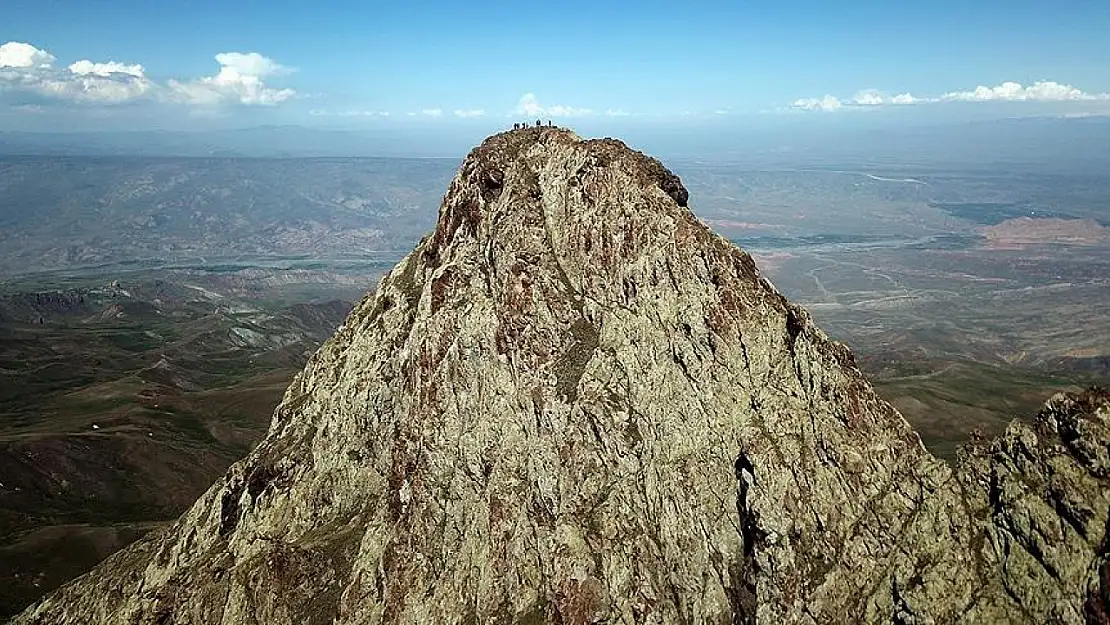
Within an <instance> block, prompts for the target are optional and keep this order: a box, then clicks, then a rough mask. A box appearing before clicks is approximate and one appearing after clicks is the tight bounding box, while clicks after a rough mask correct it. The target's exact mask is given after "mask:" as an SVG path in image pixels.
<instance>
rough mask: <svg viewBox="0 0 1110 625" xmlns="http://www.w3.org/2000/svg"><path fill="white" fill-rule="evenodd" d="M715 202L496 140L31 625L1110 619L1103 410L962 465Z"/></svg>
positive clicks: (586, 158) (623, 155) (639, 163)
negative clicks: (257, 424) (199, 458)
mask: <svg viewBox="0 0 1110 625" xmlns="http://www.w3.org/2000/svg"><path fill="white" fill-rule="evenodd" d="M687 200H688V193H687V192H686V189H685V188H684V187H683V186H682V183H681V181H680V180H679V179H678V177H677V176H675V175H674V174H672V173H671V172H669V171H668V170H667V169H666V168H665V167H663V165H662V164H660V163H659V162H658V161H656V160H655V159H652V158H650V157H647V156H645V155H643V154H641V153H639V152H636V151H635V150H632V149H630V148H629V147H627V146H626V145H625V144H623V143H621V142H619V141H616V140H612V139H603V140H583V139H581V138H579V137H578V136H576V135H575V134H574V133H572V132H570V131H568V130H565V129H561V128H553V127H541V128H528V129H523V130H519V129H518V130H514V131H509V132H505V133H501V134H498V135H495V136H493V137H491V138H489V139H487V140H486V141H485V142H484V143H483V144H482V145H480V146H479V147H478V148H476V149H475V150H474V151H472V152H471V153H470V155H469V156H467V158H466V159H465V161H464V162H463V164H462V166H461V167H460V169H459V172H458V174H457V175H456V176H455V178H454V180H453V181H452V182H451V184H450V186H449V188H448V190H447V193H446V195H445V196H444V199H443V203H442V206H441V208H440V213H439V219H438V222H437V224H436V228H435V231H434V232H433V233H432V234H431V235H430V236H429V237H427V238H425V239H424V240H423V241H422V242H421V243H420V244H419V245H418V246H417V248H416V249H415V250H414V251H413V252H412V253H411V254H410V255H409V256H408V257H406V258H405V259H404V260H402V261H401V262H400V263H399V264H398V265H397V267H395V268H394V269H393V270H392V271H391V272H390V274H389V275H388V276H386V277H385V278H384V279H383V280H382V282H381V284H380V285H379V287H378V288H377V290H376V292H375V293H373V294H372V295H370V296H368V297H367V298H366V299H364V300H363V302H362V303H361V304H359V305H358V306H357V307H356V308H355V310H354V311H353V312H352V313H351V315H350V316H349V317H348V319H347V321H346V323H345V324H344V325H343V326H342V327H341V328H340V329H339V330H338V331H337V333H336V334H335V335H334V336H333V337H332V338H331V339H330V340H329V341H328V342H327V343H325V345H324V346H323V347H321V349H320V350H319V351H318V352H317V353H316V354H315V355H314V356H313V358H312V359H311V361H310V362H309V363H308V365H307V366H306V368H305V370H304V371H303V372H302V373H301V374H299V375H298V376H297V377H296V379H295V380H294V381H293V383H292V384H291V385H290V387H289V389H288V391H287V392H286V395H285V398H284V400H283V401H282V403H281V405H280V406H279V407H278V408H277V410H276V411H275V414H274V418H273V422H272V424H271V428H270V431H269V433H268V434H267V436H266V438H265V439H264V440H263V441H262V442H261V443H260V444H259V445H258V447H257V448H256V449H255V450H254V451H253V452H252V453H251V454H250V455H249V456H248V457H247V458H245V459H243V460H242V461H240V462H238V463H236V464H235V465H234V466H233V467H232V468H231V469H230V470H229V471H228V473H227V475H226V476H224V478H223V479H221V480H220V481H219V482H217V483H216V484H215V485H213V486H212V488H211V489H210V490H209V491H208V492H207V493H205V494H204V495H203V496H202V497H201V498H200V500H198V501H197V502H196V504H195V505H194V506H193V507H192V508H191V509H190V510H189V511H188V512H187V513H186V514H184V515H183V516H182V517H181V519H180V520H179V521H178V522H177V523H176V524H174V525H173V526H172V527H170V528H167V529H166V530H164V531H161V532H158V533H155V534H152V535H150V536H148V537H147V538H144V539H143V540H141V541H140V542H139V543H137V544H136V545H134V546H132V547H131V548H129V549H127V550H125V551H123V552H121V553H120V554H117V555H116V556H113V557H112V558H110V559H109V560H107V561H106V562H105V563H103V564H102V565H101V566H100V567H98V568H97V569H96V570H94V571H93V572H92V573H90V574H89V575H87V576H85V577H83V578H80V579H79V580H77V581H75V582H74V583H72V584H70V585H69V586H66V587H64V588H63V589H61V590H60V591H58V592H57V593H55V594H53V595H51V596H50V597H48V598H47V599H45V600H44V601H43V602H42V603H40V604H39V605H37V606H33V607H32V608H30V609H29V610H28V611H27V612H25V613H24V614H23V615H22V616H21V617H19V618H18V619H17V622H19V623H69V622H73V623H76V622H102V623H133V622H180V623H185V622H196V623H209V622H236V623H333V622H335V623H418V622H448V623H474V622H505V623H543V622H551V623H589V622H599V621H602V620H607V621H609V622H621V623H678V622H743V623H756V622H758V623H780V622H800V623H818V622H842V621H845V620H852V621H860V622H874V621H880V620H888V621H892V622H902V623H906V622H929V621H930V620H935V621H937V622H949V621H955V620H957V619H959V618H965V617H967V615H971V616H970V617H967V618H972V620H976V619H978V620H982V621H994V622H1004V621H1012V622H1044V621H1051V620H1054V619H1056V620H1061V621H1064V622H1072V621H1077V620H1080V619H1081V618H1082V615H1083V614H1084V612H1083V611H1084V610H1088V611H1091V610H1095V611H1097V610H1102V611H1103V612H1102V613H1106V612H1107V611H1108V610H1107V607H1106V604H1107V602H1106V600H1105V598H1104V597H1105V596H1106V594H1105V592H1106V590H1105V586H1103V587H1101V588H1102V590H1101V591H1100V590H1099V589H1100V587H1099V583H1100V582H1099V579H1101V578H1100V577H1099V575H1100V573H1099V571H1100V570H1103V569H1106V568H1107V566H1108V565H1106V564H1100V563H1104V562H1105V561H1106V558H1107V548H1106V546H1105V542H1104V537H1105V535H1106V529H1105V526H1106V519H1107V512H1108V511H1110V501H1108V497H1110V474H1107V471H1106V470H1105V467H1104V466H1103V465H1104V462H1103V460H1102V458H1103V456H1104V455H1105V448H1106V443H1107V441H1110V433H1108V432H1107V430H1106V421H1107V419H1108V418H1110V410H1108V409H1107V408H1106V407H1105V404H1106V401H1105V399H1106V398H1105V397H1103V396H1101V395H1097V394H1095V395H1089V396H1088V397H1087V399H1072V400H1068V399H1067V398H1063V399H1058V400H1054V401H1055V403H1054V404H1052V406H1055V408H1051V410H1049V411H1048V412H1046V413H1045V414H1046V415H1048V414H1050V415H1054V416H1051V417H1050V416H1045V417H1044V418H1043V419H1042V422H1043V425H1042V426H1040V427H1039V428H1038V429H1037V430H1034V429H1031V428H1028V427H1026V426H1021V425H1015V426H1013V427H1012V428H1011V431H1010V432H1008V433H1007V435H1006V436H1004V437H1003V438H1002V439H999V441H995V442H994V443H992V445H993V446H990V447H986V448H975V449H972V450H970V451H969V452H968V453H967V454H966V455H965V459H964V461H963V464H962V465H961V466H960V467H959V468H957V469H956V470H953V469H951V468H950V467H948V466H947V465H946V464H944V463H942V462H940V461H938V460H936V459H935V458H933V457H932V456H931V455H929V454H928V453H927V452H926V451H925V449H924V447H923V446H922V444H921V441H920V439H919V437H918V436H917V435H916V434H915V433H914V431H913V430H912V428H910V426H909V425H908V424H907V423H906V422H905V420H904V419H903V418H902V417H901V416H900V415H899V414H898V413H897V411H895V410H894V409H893V408H892V407H891V406H890V405H889V404H888V403H887V402H885V401H883V400H882V399H881V398H880V397H879V396H878V395H877V394H876V393H875V391H874V390H873V389H872V387H871V385H870V384H869V383H868V381H867V380H866V379H865V378H864V376H863V375H862V374H861V373H860V371H859V370H858V369H857V368H856V366H855V364H854V360H853V358H852V355H851V352H850V351H849V350H848V349H847V348H846V347H844V346H843V345H841V344H839V343H837V342H835V341H832V340H830V339H829V338H828V337H827V336H826V335H825V334H824V333H823V332H822V331H821V330H820V329H819V328H817V327H816V326H815V325H814V324H813V323H812V321H811V320H810V317H809V315H808V313H806V311H805V310H804V309H802V308H801V307H798V306H796V305H794V304H792V303H790V302H788V301H787V300H786V298H784V297H783V296H782V295H781V294H779V293H778V292H777V291H776V290H775V288H774V287H773V286H772V285H771V284H770V283H769V282H768V281H767V280H765V279H764V278H762V277H761V276H760V273H759V271H758V269H757V267H756V266H755V263H754V262H753V261H752V259H751V257H750V256H749V255H748V254H746V253H745V252H743V251H742V250H740V249H739V248H737V247H736V246H734V245H733V244H731V243H730V242H728V241H727V240H725V239H723V238H721V237H719V236H717V235H716V234H714V233H713V232H712V231H710V230H709V229H708V228H707V227H705V226H704V225H703V224H701V223H700V222H699V221H698V220H697V218H696V217H695V216H694V214H693V212H691V211H690V210H689V209H688V208H687V207H686V203H687ZM1100 398H1101V399H1100ZM1069 402H1070V403H1069ZM1046 410H1048V409H1046ZM1060 441H1063V442H1062V443H1061V442H1060ZM1100 567H1102V568H1101V569H1100ZM1107 570H1110V569H1107ZM1107 575H1110V574H1105V573H1104V574H1103V578H1105V579H1110V577H1107ZM1100 592H1102V593H1104V594H1100ZM1091 613H1093V612H1091Z"/></svg>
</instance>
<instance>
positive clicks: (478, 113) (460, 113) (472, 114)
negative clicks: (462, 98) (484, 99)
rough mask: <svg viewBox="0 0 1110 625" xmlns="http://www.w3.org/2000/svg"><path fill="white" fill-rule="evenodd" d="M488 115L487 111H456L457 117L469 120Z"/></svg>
mask: <svg viewBox="0 0 1110 625" xmlns="http://www.w3.org/2000/svg"><path fill="white" fill-rule="evenodd" d="M485 114H486V111H485V109H456V110H455V117H458V118H461V119H467V118H471V117H481V116H483V115H485Z"/></svg>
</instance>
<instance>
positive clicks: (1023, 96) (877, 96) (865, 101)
mask: <svg viewBox="0 0 1110 625" xmlns="http://www.w3.org/2000/svg"><path fill="white" fill-rule="evenodd" d="M1093 100H1110V93H1087V92H1084V91H1083V90H1081V89H1079V88H1077V87H1073V86H1071V85H1065V84H1061V83H1058V82H1053V81H1051V80H1044V81H1040V82H1035V83H1033V84H1031V85H1029V86H1024V85H1022V84H1021V83H1017V82H1004V83H1002V84H1000V85H996V86H994V87H987V86H983V85H980V86H978V87H976V88H975V89H973V90H971V91H951V92H948V93H945V94H943V95H941V96H938V97H917V96H914V95H913V94H910V93H900V94H898V95H894V96H891V95H887V94H885V93H883V92H881V91H878V90H875V89H866V90H864V91H860V92H858V93H856V95H855V96H853V97H852V98H849V99H847V100H840V99H839V98H837V97H835V96H832V95H826V96H825V97H824V98H800V99H798V100H795V101H794V103H793V104H792V105H791V107H792V108H795V109H803V110H809V111H837V110H860V109H867V108H875V107H880V106H906V105H910V104H935V103H938V102H1082V101H1093Z"/></svg>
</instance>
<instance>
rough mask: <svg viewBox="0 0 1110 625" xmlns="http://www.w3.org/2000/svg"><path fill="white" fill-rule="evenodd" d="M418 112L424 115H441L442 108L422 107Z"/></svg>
mask: <svg viewBox="0 0 1110 625" xmlns="http://www.w3.org/2000/svg"><path fill="white" fill-rule="evenodd" d="M420 114H421V115H424V116H425V117H443V109H424V110H423V111H420Z"/></svg>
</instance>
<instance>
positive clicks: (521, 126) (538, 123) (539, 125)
mask: <svg viewBox="0 0 1110 625" xmlns="http://www.w3.org/2000/svg"><path fill="white" fill-rule="evenodd" d="M547 125H548V126H554V125H555V124H552V123H551V120H550V119H549V120H547ZM543 126H544V123H543V122H542V121H541V120H538V119H537V120H536V125H535V127H536V128H543ZM531 127H532V126H531V125H529V124H528V122H524V123H522V124H513V130H524V129H525V128H531Z"/></svg>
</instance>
